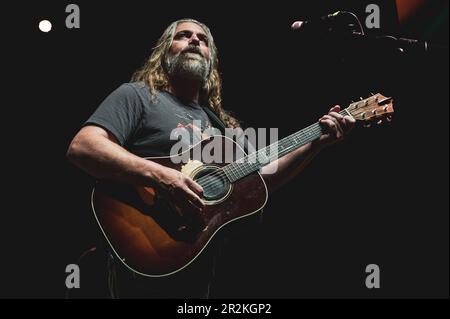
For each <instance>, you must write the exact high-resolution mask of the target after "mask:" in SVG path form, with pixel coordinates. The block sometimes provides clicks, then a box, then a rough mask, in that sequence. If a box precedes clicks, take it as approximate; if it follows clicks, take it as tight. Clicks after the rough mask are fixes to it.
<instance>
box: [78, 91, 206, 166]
mask: <svg viewBox="0 0 450 319" xmlns="http://www.w3.org/2000/svg"><path fill="white" fill-rule="evenodd" d="M84 125H98V126H100V127H102V128H104V129H106V130H108V131H109V132H111V133H112V134H113V135H114V136H115V137H116V138H117V140H118V142H119V144H120V145H121V146H123V147H124V148H126V149H127V150H128V151H130V152H131V153H133V154H136V155H138V156H141V157H152V156H167V155H169V154H170V149H171V147H172V146H173V145H174V144H175V143H176V142H177V139H171V136H170V135H171V133H172V131H173V130H174V129H177V128H184V129H186V130H187V132H189V136H190V139H191V143H190V144H192V141H194V140H195V139H197V140H199V139H201V134H202V132H204V130H205V129H207V128H209V129H210V128H211V127H212V126H211V121H210V119H209V117H208V115H207V114H206V113H205V111H204V110H203V108H202V107H201V106H200V105H199V104H196V103H192V102H183V101H181V100H180V99H178V98H177V97H176V96H175V95H173V94H171V93H169V92H167V91H157V92H156V99H151V98H150V92H149V88H148V86H146V85H145V84H143V83H125V84H122V85H121V86H120V87H119V88H117V89H116V90H115V91H113V92H112V93H111V94H110V95H109V96H108V97H107V98H106V99H105V100H104V101H103V102H102V103H101V104H100V106H99V107H98V108H97V110H96V111H95V112H94V114H93V115H92V116H91V117H90V118H89V119H88V120H87V121H86V123H85V124H84ZM199 126H200V127H199ZM208 131H209V130H208ZM175 135H177V134H174V136H175ZM199 135H200V136H199ZM174 136H173V137H172V138H174Z"/></svg>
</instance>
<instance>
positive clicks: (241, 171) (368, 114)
mask: <svg viewBox="0 0 450 319" xmlns="http://www.w3.org/2000/svg"><path fill="white" fill-rule="evenodd" d="M393 112H394V109H393V102H392V98H386V97H384V96H383V95H381V94H376V95H373V96H371V97H369V98H366V99H364V100H361V101H358V102H354V103H352V104H350V105H349V106H348V107H347V108H346V109H344V110H342V111H341V112H340V114H342V115H350V116H352V117H353V118H354V119H355V120H357V122H362V123H364V124H366V125H367V124H371V123H372V122H374V121H376V122H379V121H380V120H383V118H387V119H388V120H389V119H390V117H391V116H392V114H393ZM323 133H324V132H323V131H322V127H321V126H320V125H319V123H315V124H313V125H310V126H308V127H306V128H304V129H302V130H300V131H298V132H296V133H293V134H291V135H289V136H287V137H285V138H283V139H281V140H279V141H278V142H276V143H274V144H272V145H269V146H267V147H265V148H262V149H260V150H258V151H256V152H254V153H252V154H246V153H245V152H244V151H243V150H242V148H241V147H240V145H239V144H237V143H235V142H234V141H233V140H232V139H230V138H228V137H225V136H222V135H216V136H212V137H210V138H208V139H205V140H203V141H201V142H199V143H197V144H195V145H193V146H192V147H191V148H189V149H188V150H186V151H185V152H183V153H181V154H177V155H173V156H168V157H150V158H147V159H148V160H151V161H155V162H157V163H159V164H161V165H164V166H166V167H170V168H173V169H176V170H179V171H180V172H182V173H183V174H186V175H188V176H190V177H191V178H192V179H193V180H195V181H196V182H197V183H198V184H200V185H201V186H202V188H203V190H204V193H203V200H204V202H205V208H204V209H203V210H202V213H201V214H199V213H193V212H190V211H184V210H183V209H182V208H180V207H176V206H174V205H173V204H172V203H170V202H168V201H166V200H165V199H164V197H162V196H161V195H160V192H158V189H157V188H152V187H137V186H131V185H126V184H121V183H113V182H106V181H99V182H98V183H97V184H96V186H95V188H94V189H93V191H92V196H91V201H92V209H93V212H94V215H95V218H96V220H97V222H98V224H99V226H100V229H101V230H102V232H103V234H104V236H105V238H106V240H107V241H108V243H109V245H110V246H111V248H112V250H113V252H114V253H115V254H116V255H117V257H118V259H119V260H121V261H122V263H123V264H124V265H125V266H126V267H128V268H129V269H131V270H132V271H134V272H135V273H138V274H141V275H143V276H150V277H162V276H168V275H171V274H174V273H176V272H178V271H180V270H182V269H183V268H185V267H187V266H188V265H189V264H190V263H192V262H193V261H194V260H195V259H196V257H198V256H199V255H200V254H201V253H202V251H203V250H204V249H205V247H206V246H207V245H208V243H209V242H210V241H211V239H212V238H213V237H214V235H215V234H216V233H217V232H218V231H219V230H220V229H221V228H222V227H223V226H225V225H226V224H229V223H231V222H233V221H237V220H239V219H240V218H244V217H246V216H249V215H251V214H254V213H256V212H258V211H260V210H261V209H262V208H263V207H264V205H265V204H266V202H267V196H268V194H267V187H266V185H265V183H264V180H263V178H262V177H261V175H260V174H259V169H260V168H261V167H263V166H264V165H267V164H268V163H270V162H272V161H275V160H276V159H277V158H279V157H282V156H283V155H286V154H288V153H290V152H292V151H294V150H295V149H297V148H299V147H301V146H302V145H305V144H307V143H309V142H311V141H313V140H315V139H318V138H319V137H320V136H321V135H322V134H323ZM205 150H207V152H209V153H211V152H213V153H214V154H211V155H212V156H211V157H212V158H215V159H216V160H215V161H212V162H202V161H199V160H193V159H194V158H195V154H202V152H204V151H205ZM274 150H275V151H274ZM180 159H184V160H183V161H180Z"/></svg>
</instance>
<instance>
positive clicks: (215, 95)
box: [131, 19, 239, 128]
mask: <svg viewBox="0 0 450 319" xmlns="http://www.w3.org/2000/svg"><path fill="white" fill-rule="evenodd" d="M183 22H193V23H196V24H198V25H199V26H200V27H201V28H202V29H203V30H204V31H205V33H206V36H207V37H208V46H209V51H210V55H209V59H210V61H209V65H210V72H209V75H208V77H207V80H206V81H205V83H204V85H203V88H202V89H201V91H200V103H201V104H203V105H205V104H206V105H207V106H209V107H210V108H211V109H213V110H214V111H215V112H216V114H217V115H218V116H219V118H220V119H221V120H222V121H223V122H224V123H225V125H226V127H230V128H235V127H237V126H239V121H238V120H237V119H236V118H234V117H233V116H232V115H231V114H230V113H229V112H227V111H225V110H224V109H223V107H222V80H221V79H220V74H219V71H218V65H219V60H218V57H217V55H218V53H217V48H216V46H215V44H214V39H213V37H212V34H211V31H210V30H209V28H208V27H207V26H206V25H204V24H203V23H201V22H198V21H196V20H194V19H181V20H178V21H175V22H173V23H172V24H170V25H169V26H168V27H167V29H166V30H165V31H164V33H163V34H162V35H161V37H160V38H159V40H158V42H157V43H156V46H155V47H154V48H153V52H152V54H151V55H150V57H149V58H148V59H147V61H146V62H145V64H144V65H143V66H142V67H141V68H140V69H138V70H137V71H136V72H135V73H134V74H133V76H132V78H131V81H132V82H144V83H145V84H147V86H148V87H149V88H150V96H151V97H152V98H153V99H154V98H156V95H155V92H156V91H157V90H168V88H169V77H168V75H167V72H166V70H165V69H166V66H167V65H168V62H169V55H168V53H169V50H170V48H171V46H172V41H173V38H174V36H175V30H176V28H177V26H178V25H179V24H180V23H183Z"/></svg>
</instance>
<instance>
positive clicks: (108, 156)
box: [67, 136, 162, 186]
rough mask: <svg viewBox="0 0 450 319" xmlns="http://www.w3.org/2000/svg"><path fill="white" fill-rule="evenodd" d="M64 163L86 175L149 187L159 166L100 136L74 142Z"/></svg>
mask: <svg viewBox="0 0 450 319" xmlns="http://www.w3.org/2000/svg"><path fill="white" fill-rule="evenodd" d="M67 157H68V159H69V160H70V161H71V162H72V163H74V164H75V165H76V166H78V167H80V168H81V169H83V170H84V171H86V172H87V173H88V174H90V175H92V176H94V177H96V178H99V179H108V180H115V181H119V182H125V183H129V184H133V185H142V186H151V185H152V184H153V182H156V181H157V180H158V178H159V174H160V172H161V169H162V166H161V165H159V164H157V163H155V162H152V161H149V160H146V159H143V158H140V157H138V156H136V155H134V154H132V153H130V152H128V151H127V150H125V149H124V148H122V147H121V146H120V145H118V144H116V143H114V142H112V141H110V140H109V139H108V138H106V137H103V136H94V137H89V138H83V136H81V137H79V138H75V139H74V140H73V141H72V143H71V145H70V147H69V150H68V152H67Z"/></svg>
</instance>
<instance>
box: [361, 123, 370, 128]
mask: <svg viewBox="0 0 450 319" xmlns="http://www.w3.org/2000/svg"><path fill="white" fill-rule="evenodd" d="M371 126H372V124H370V123H368V124H364V125H363V127H365V128H369V127H371Z"/></svg>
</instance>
